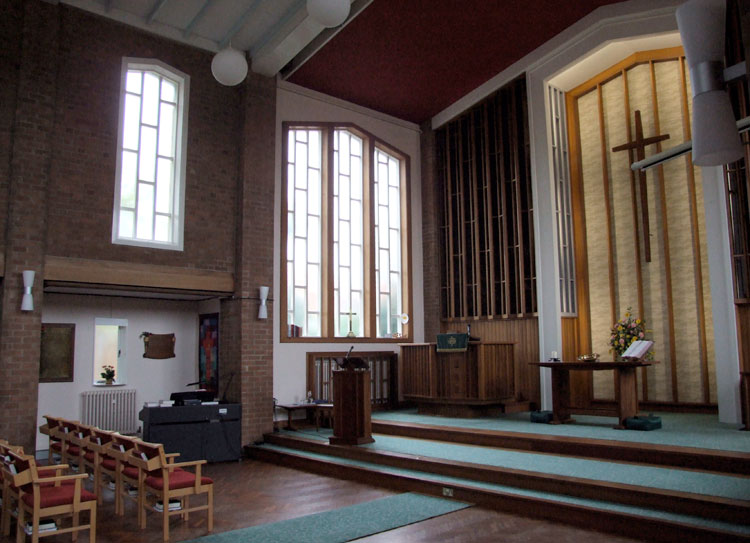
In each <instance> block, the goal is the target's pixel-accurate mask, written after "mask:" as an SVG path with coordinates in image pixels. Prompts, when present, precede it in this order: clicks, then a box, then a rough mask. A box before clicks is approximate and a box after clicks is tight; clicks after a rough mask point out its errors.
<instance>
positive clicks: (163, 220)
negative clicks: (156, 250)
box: [154, 215, 170, 242]
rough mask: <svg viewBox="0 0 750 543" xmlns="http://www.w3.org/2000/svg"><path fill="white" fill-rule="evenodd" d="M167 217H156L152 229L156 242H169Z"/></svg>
mask: <svg viewBox="0 0 750 543" xmlns="http://www.w3.org/2000/svg"><path fill="white" fill-rule="evenodd" d="M169 222H170V221H169V217H168V216H166V215H157V216H156V224H155V228H154V239H155V240H156V241H165V242H166V241H169V237H170V236H169Z"/></svg>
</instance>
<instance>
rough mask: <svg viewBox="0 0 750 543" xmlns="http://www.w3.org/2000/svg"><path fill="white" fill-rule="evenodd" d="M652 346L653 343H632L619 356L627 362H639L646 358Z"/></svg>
mask: <svg viewBox="0 0 750 543" xmlns="http://www.w3.org/2000/svg"><path fill="white" fill-rule="evenodd" d="M653 344H654V342H653V341H634V342H633V343H631V344H630V346H629V347H628V348H627V350H626V351H625V352H624V353H622V354H621V355H620V356H621V357H622V358H623V359H624V360H629V361H632V362H635V361H637V360H641V359H642V358H643V357H644V356H646V354H647V353H648V351H649V349H650V348H651V346H652V345H653Z"/></svg>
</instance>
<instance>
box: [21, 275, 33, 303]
mask: <svg viewBox="0 0 750 543" xmlns="http://www.w3.org/2000/svg"><path fill="white" fill-rule="evenodd" d="M35 274H36V272H35V271H34V270H24V271H23V274H22V275H23V298H21V311H34V297H33V296H32V295H31V287H32V286H34V275H35Z"/></svg>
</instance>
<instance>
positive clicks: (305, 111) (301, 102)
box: [273, 81, 424, 403]
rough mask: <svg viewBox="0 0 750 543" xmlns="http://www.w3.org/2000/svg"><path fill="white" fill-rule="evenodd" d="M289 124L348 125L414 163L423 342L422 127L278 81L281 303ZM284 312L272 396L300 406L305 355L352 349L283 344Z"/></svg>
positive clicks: (415, 272) (418, 329)
mask: <svg viewBox="0 0 750 543" xmlns="http://www.w3.org/2000/svg"><path fill="white" fill-rule="evenodd" d="M284 121H303V122H304V121H309V122H342V123H343V122H348V123H354V124H356V125H357V126H359V127H361V128H363V129H364V130H367V131H368V132H370V133H371V134H373V135H375V136H377V137H378V138H380V139H382V140H383V141H385V142H386V143H388V144H389V145H392V146H393V147H396V148H397V149H399V150H400V151H402V152H404V153H406V154H407V155H408V156H409V157H410V165H411V168H410V183H411V194H410V198H411V214H410V220H411V232H412V236H411V239H412V243H411V269H412V311H411V317H412V320H411V323H412V324H413V330H414V341H417V342H422V341H424V321H423V318H422V315H423V314H424V293H423V289H422V284H423V281H422V235H421V232H422V199H421V190H420V186H421V173H420V143H419V135H420V131H419V127H418V126H417V125H415V124H413V123H409V122H406V121H402V120H400V119H396V118H394V117H390V116H388V115H385V114H382V113H377V112H374V111H370V110H367V109H366V108H362V107H359V106H356V105H353V104H350V103H348V102H345V101H343V100H338V99H335V98H332V97H330V96H326V95H324V94H320V93H317V92H314V91H310V90H308V89H305V88H303V87H299V86H297V85H293V84H291V83H287V82H283V81H279V83H278V88H277V93H276V157H277V159H276V194H275V204H274V209H275V217H276V220H275V224H274V277H275V278H277V280H276V281H275V284H274V286H273V298H274V300H280V294H279V288H280V284H279V280H278V278H279V277H281V273H280V265H281V262H280V259H281V253H280V243H281V225H280V222H279V221H280V218H281V190H280V189H281V163H282V157H281V136H282V130H281V123H282V122H284ZM281 311H282V308H280V307H279V305H278V302H277V305H276V306H275V307H274V311H273V316H274V332H273V340H274V355H273V362H274V363H273V395H274V397H275V398H277V399H278V400H279V401H280V402H281V403H289V402H295V401H298V400H301V399H303V398H304V397H305V395H306V393H307V391H306V388H305V354H306V353H307V352H314V351H315V352H331V351H346V350H348V349H349V346H350V344H348V343H281V342H280V338H279V323H280V317H281V315H280V314H281ZM354 350H355V352H356V351H386V350H393V351H398V350H399V348H398V345H397V344H395V343H356V344H354Z"/></svg>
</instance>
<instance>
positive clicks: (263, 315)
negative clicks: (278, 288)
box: [258, 287, 268, 319]
mask: <svg viewBox="0 0 750 543" xmlns="http://www.w3.org/2000/svg"><path fill="white" fill-rule="evenodd" d="M258 291H259V293H260V306H259V307H258V318H259V319H267V318H268V306H267V305H266V301H267V300H268V287H258Z"/></svg>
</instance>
